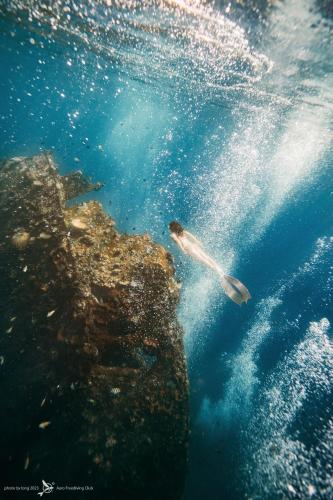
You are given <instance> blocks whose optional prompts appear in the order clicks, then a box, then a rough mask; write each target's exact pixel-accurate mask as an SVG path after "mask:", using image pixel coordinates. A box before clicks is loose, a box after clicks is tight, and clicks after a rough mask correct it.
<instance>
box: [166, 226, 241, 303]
mask: <svg viewBox="0 0 333 500" xmlns="http://www.w3.org/2000/svg"><path fill="white" fill-rule="evenodd" d="M169 229H170V232H171V238H172V239H173V240H174V241H175V242H176V243H177V245H178V246H179V247H180V249H181V250H182V251H183V252H184V253H186V254H187V255H190V256H191V257H193V258H194V259H196V260H198V261H199V262H202V263H203V264H206V266H208V267H210V268H211V269H213V271H215V272H217V274H218V275H219V277H220V279H221V284H222V286H223V288H224V291H225V293H226V294H227V295H228V297H230V299H231V300H233V301H234V302H236V304H241V303H242V302H247V301H248V300H249V299H250V298H251V295H250V292H249V291H248V289H247V288H246V286H244V285H243V283H241V282H240V281H239V280H237V279H236V278H233V277H232V276H228V275H227V274H224V272H223V270H222V268H221V267H220V266H219V265H218V264H217V263H216V262H215V261H214V260H213V259H212V258H211V257H209V255H207V254H206V252H205V251H204V249H203V245H202V243H201V242H200V241H199V240H198V239H197V238H196V237H195V236H193V234H191V233H190V232H189V231H186V230H185V229H184V228H183V227H182V226H181V225H180V224H179V223H178V222H176V221H172V222H170V224H169Z"/></svg>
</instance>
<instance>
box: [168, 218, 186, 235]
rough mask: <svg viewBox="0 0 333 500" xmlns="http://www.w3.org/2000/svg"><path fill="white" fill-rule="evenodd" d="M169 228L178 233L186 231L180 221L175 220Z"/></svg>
mask: <svg viewBox="0 0 333 500" xmlns="http://www.w3.org/2000/svg"><path fill="white" fill-rule="evenodd" d="M169 229H170V231H171V232H172V233H175V234H177V235H181V234H183V231H184V228H183V227H182V226H181V225H180V224H179V222H176V221H175V220H173V221H172V222H170V224H169Z"/></svg>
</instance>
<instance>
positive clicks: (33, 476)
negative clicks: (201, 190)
mask: <svg viewBox="0 0 333 500" xmlns="http://www.w3.org/2000/svg"><path fill="white" fill-rule="evenodd" d="M67 179H68V177H67ZM73 179H74V180H73ZM81 181H82V178H81V176H80V175H78V174H75V176H74V178H73V177H72V179H71V181H67V180H66V179H65V180H64V178H62V177H61V176H60V175H59V174H58V171H57V168H56V166H55V163H54V161H53V159H52V157H51V156H50V155H47V154H44V155H40V156H36V157H33V158H14V159H12V160H9V161H6V162H3V163H2V164H1V166H0V234H1V237H0V273H1V287H0V307H1V317H0V326H1V341H0V356H1V357H0V364H1V366H0V373H1V377H2V382H1V394H2V399H1V410H0V435H1V438H0V439H1V446H0V455H1V476H2V478H3V480H4V482H5V483H6V484H9V485H10V484H13V485H17V484H19V485H24V484H28V485H33V484H36V485H38V486H39V487H41V480H42V479H44V480H46V481H47V482H54V483H55V487H60V486H66V485H79V486H80V485H81V486H85V485H87V486H92V487H93V488H94V491H93V496H94V497H95V498H98V497H101V498H103V497H106V496H107V497H108V498H112V499H118V498H119V499H127V498H136V499H140V498H145V499H150V498H159V499H163V498H165V499H171V498H172V499H177V498H181V496H182V491H183V483H184V475H185V467H186V450H187V434H188V387H187V375H186V367H185V360H184V351H183V342H182V331H181V329H180V327H179V325H178V323H177V320H176V314H175V308H176V305H177V301H178V286H177V283H176V282H175V280H174V278H173V274H174V270H173V266H172V262H171V258H170V255H169V254H168V253H167V252H166V251H165V250H164V248H163V247H161V246H159V245H156V244H155V243H153V242H152V241H151V239H150V238H149V237H148V236H127V235H120V234H118V232H117V231H116V229H115V226H114V222H113V220H112V219H111V218H110V217H108V216H107V215H106V214H105V213H104V212H103V210H102V208H101V206H100V204H99V203H97V202H89V203H83V204H81V205H78V206H74V207H70V208H67V207H66V198H68V197H69V196H73V195H75V194H79V193H82V191H83V187H82V186H85V185H86V187H87V188H88V189H89V186H90V187H91V186H93V185H91V184H90V183H88V184H85V182H86V181H82V182H81ZM68 186H70V188H69V187H68ZM92 189H94V187H92ZM88 496H89V491H87V492H86V494H85V496H84V497H85V498H87V497H88Z"/></svg>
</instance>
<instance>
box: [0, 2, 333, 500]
mask: <svg viewBox="0 0 333 500" xmlns="http://www.w3.org/2000/svg"><path fill="white" fill-rule="evenodd" d="M0 26H1V30H0V51H1V52H0V53H1V59H0V65H1V79H0V89H1V94H0V103H1V104H0V130H1V144H0V153H1V155H0V158H1V159H9V158H12V157H28V156H33V155H36V154H38V153H41V152H44V151H50V152H52V154H53V155H54V157H55V160H56V162H57V164H58V165H59V169H60V173H61V174H63V175H65V174H68V173H69V172H70V171H72V170H73V169H80V170H81V171H82V172H83V173H84V174H85V175H87V176H88V177H90V178H91V179H92V182H100V183H103V185H104V186H103V188H102V189H101V190H99V191H96V192H94V193H93V195H92V194H91V193H89V198H90V199H91V198H93V199H95V200H97V201H99V202H100V203H101V204H102V206H103V209H104V211H105V212H106V213H108V214H110V215H111V216H112V218H114V220H115V221H116V225H117V228H118V229H119V230H120V231H122V232H124V233H127V234H129V235H136V234H145V233H148V234H149V235H150V236H151V237H152V239H153V240H154V241H156V242H157V243H159V244H161V245H163V246H164V247H165V248H166V249H167V250H168V251H169V252H170V254H171V255H172V256H173V262H174V265H175V268H176V278H177V280H178V281H179V282H180V283H181V288H180V302H179V305H178V320H179V322H180V325H181V326H182V327H183V330H184V344H185V352H186V359H187V368H188V374H189V390H190V438H189V458H188V466H187V478H186V486H185V493H184V495H185V498H186V499H187V500H199V499H203V498H209V499H211V500H215V499H216V500H220V499H243V498H253V499H254V498H255V499H259V498H260V499H261V498H262V499H274V498H322V499H330V498H333V410H332V408H333V406H332V402H333V337H332V335H333V330H332V322H333V260H332V255H333V216H332V214H333V10H332V6H331V4H330V2H329V1H327V2H325V1H322V0H276V1H273V2H260V1H258V2H256V1H255V0H254V1H252V2H236V1H235V2H233V1H231V2H224V1H220V2H215V3H213V2H204V1H199V0H142V1H138V0H114V1H113V0H104V1H102V0H88V1H81V2H80V1H79V0H77V1H76V0H58V1H52V2H51V1H43V0H12V1H10V0H0ZM87 198H88V197H87V195H82V197H81V201H84V200H86V199H87ZM36 203H37V202H36ZM172 220H177V221H179V222H180V223H181V224H182V225H183V226H184V227H185V228H186V229H188V230H189V231H191V233H193V234H194V235H196V236H197V237H198V238H199V239H200V240H201V241H202V242H203V243H204V246H205V248H206V250H207V251H208V253H209V254H210V255H211V256H212V257H213V258H214V259H215V260H216V261H217V262H219V263H220V264H221V266H222V267H223V269H224V270H225V271H226V272H227V273H228V274H231V275H233V276H236V277H237V278H239V279H240V280H241V281H242V282H243V283H245V284H246V286H247V287H248V289H249V291H250V293H251V296H252V299H251V300H250V301H249V302H248V303H247V304H243V305H242V306H238V305H236V304H234V303H233V302H232V301H230V300H229V299H228V298H227V297H226V296H225V294H224V293H223V290H222V288H221V285H220V283H219V281H218V279H217V278H216V276H215V275H214V273H213V272H212V271H210V270H209V269H206V268H204V267H203V266H201V265H200V264H198V263H197V262H194V261H192V260H191V259H190V258H189V257H187V256H185V255H184V254H182V253H181V252H180V250H179V248H178V247H177V246H176V245H175V244H174V242H173V241H172V240H171V239H170V235H169V230H168V224H169V222H170V221H172ZM18 313H19V312H18ZM1 334H2V335H7V334H6V333H5V332H1ZM0 355H2V353H1V352H0ZM1 360H3V358H1ZM3 361H4V362H6V359H4V360H3ZM1 368H2V366H0V369H1ZM41 479H42V478H41ZM43 479H45V480H53V479H52V478H43ZM3 481H5V478H3ZM17 482H18V484H19V483H20V478H19V477H18V478H17ZM147 498H159V496H158V492H156V497H151V496H149V497H147Z"/></svg>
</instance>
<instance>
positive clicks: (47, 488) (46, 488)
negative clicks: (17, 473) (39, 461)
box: [37, 479, 54, 496]
mask: <svg viewBox="0 0 333 500" xmlns="http://www.w3.org/2000/svg"><path fill="white" fill-rule="evenodd" d="M53 484H54V483H47V482H46V481H44V479H42V485H43V491H40V492H39V493H37V495H39V496H43V495H44V493H52V491H53V489H54V486H53Z"/></svg>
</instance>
